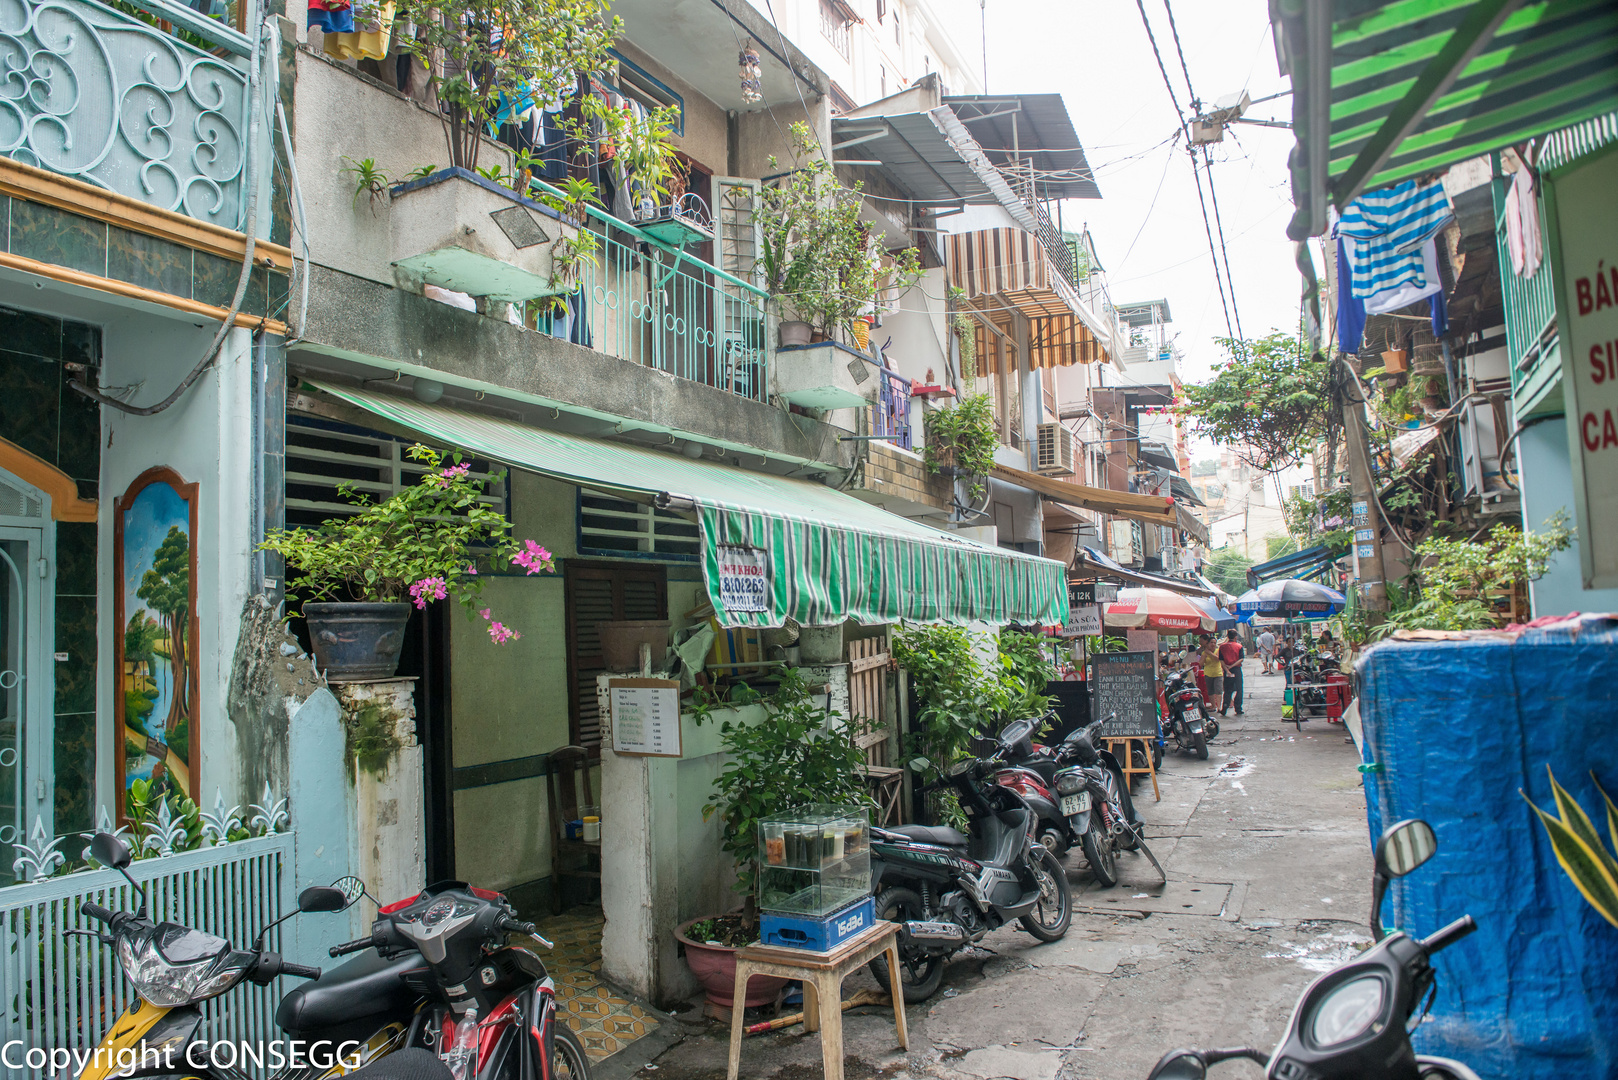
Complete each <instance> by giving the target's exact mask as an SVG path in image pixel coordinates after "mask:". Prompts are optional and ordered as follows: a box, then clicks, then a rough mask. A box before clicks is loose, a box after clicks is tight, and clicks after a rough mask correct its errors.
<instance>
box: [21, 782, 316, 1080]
mask: <svg viewBox="0 0 1618 1080" xmlns="http://www.w3.org/2000/svg"><path fill="white" fill-rule="evenodd" d="M284 807H285V802H284V801H281V800H274V799H272V798H271V797H270V795H269V792H268V791H266V792H265V794H264V806H262V807H255V808H254V809H257V810H260V811H261V813H260V815H259V816H258V817H255V818H254V819H253V820H254V823H255V826H254V831H259V830H264V833H263V835H260V836H253V837H249V838H246V839H241V840H235V841H231V842H229V843H219V844H216V845H215V846H212V847H204V848H198V849H196V850H193V851H185V852H178V853H173V854H163V855H161V856H159V857H156V858H147V859H142V860H140V861H138V862H136V863H134V864H133V865H131V866H130V868H129V873H130V876H131V877H133V878H134V879H135V880H136V881H137V882H139V883H140V884H141V886H142V888H144V889H145V891H146V895H147V901H148V904H147V912H148V914H149V915H150V916H151V917H152V919H153V920H154V921H155V920H163V919H168V920H170V921H173V922H178V923H182V924H184V925H186V926H190V927H194V928H196V929H199V930H203V931H206V932H208V933H210V934H214V935H215V936H218V937H222V938H225V939H227V940H229V941H231V942H232V943H234V944H235V945H237V946H238V947H245V945H246V944H247V943H248V942H250V941H252V939H253V937H254V936H255V935H256V934H258V933H259V931H261V930H263V929H264V928H265V927H266V926H268V925H269V924H270V923H272V922H273V921H275V920H276V919H277V918H279V917H280V916H282V915H284V914H286V913H288V912H290V911H293V910H294V909H295V908H296V906H297V900H296V895H295V889H296V883H295V882H294V881H293V862H292V857H293V837H292V834H291V833H290V832H287V831H285V829H286V827H287V819H286V814H285V810H284ZM221 811H223V807H222V806H216V807H215V812H214V815H212V816H209V815H204V818H205V824H204V834H205V836H207V837H208V838H210V839H213V838H215V836H216V832H215V829H214V827H215V826H216V825H217V826H218V827H219V828H222V829H224V830H225V831H226V832H228V831H229V829H230V826H231V825H232V824H240V822H239V821H235V820H233V816H234V810H232V811H229V812H223V813H221ZM101 816H102V826H101V828H103V829H108V828H110V826H109V824H108V822H107V815H106V811H105V810H103V811H102V815H101ZM220 817H224V818H227V819H231V820H226V821H218V820H217V819H218V818H220ZM162 826H163V827H165V828H168V829H169V830H170V832H171V834H174V835H178V833H175V830H176V829H178V830H179V831H180V832H183V826H182V825H181V823H180V822H178V821H174V822H169V821H168V820H167V819H166V817H165V819H164V820H163V822H162ZM275 830H281V831H275ZM148 835H150V836H154V837H155V836H156V830H154V831H153V832H152V833H149V834H148ZM170 838H172V837H170ZM170 838H161V839H164V840H165V842H166V840H167V839H170ZM126 842H127V838H126ZM67 845H72V846H71V847H68V849H67V850H66V851H63V850H62V848H63V847H64V846H67ZM84 845H85V840H83V839H80V838H79V837H78V836H72V835H69V836H65V837H62V838H60V839H57V840H51V839H50V838H48V837H46V836H45V835H44V832H43V830H42V829H41V828H40V827H39V826H38V825H37V824H36V827H35V834H34V836H33V838H32V840H31V842H30V843H29V844H28V845H20V844H19V845H18V847H17V850H18V851H19V852H22V853H23V854H22V855H20V856H19V857H18V859H17V870H18V872H19V874H21V875H23V876H31V877H33V878H34V880H31V881H28V882H27V883H25V884H20V885H12V886H9V887H7V888H0V1043H4V1042H13V1041H16V1042H18V1043H20V1044H21V1047H22V1050H23V1051H26V1050H27V1049H28V1048H30V1047H40V1048H44V1049H46V1050H47V1051H48V1050H50V1049H51V1048H56V1047H62V1048H68V1049H75V1048H77V1049H83V1048H86V1047H93V1046H95V1045H96V1043H98V1042H99V1041H100V1040H101V1038H102V1036H103V1035H104V1034H105V1033H106V1030H107V1028H108V1027H109V1026H110V1025H111V1024H112V1022H113V1020H114V1019H116V1018H117V1017H118V1015H119V1014H120V1013H122V1012H123V1011H124V1010H125V1009H126V1008H127V1007H128V1005H129V1002H130V1000H131V998H132V996H133V993H134V991H133V989H132V987H131V986H130V984H129V980H128V979H126V978H125V977H124V975H123V971H122V970H121V969H120V967H119V966H118V959H117V957H116V956H115V955H114V954H113V950H112V948H110V947H109V946H106V945H103V944H102V943H101V942H99V941H97V940H95V939H94V938H88V937H78V936H68V934H67V933H66V932H67V931H69V930H90V929H96V928H99V925H100V924H98V923H95V922H94V920H92V919H90V918H88V917H87V916H85V915H82V914H80V912H79V906H80V905H81V904H83V903H84V901H86V900H94V901H95V902H96V903H99V904H101V905H103V906H104V907H108V908H111V909H113V910H114V911H133V910H134V909H135V902H136V901H135V897H134V895H133V890H131V889H130V887H129V884H128V882H126V881H125V880H124V878H123V875H121V874H119V873H118V872H117V871H115V870H80V871H77V872H75V873H70V874H57V875H56V876H54V877H52V876H48V875H49V874H50V873H51V872H52V871H53V870H55V869H56V868H57V867H58V866H60V864H61V862H62V861H63V860H62V859H59V858H57V856H58V855H61V856H68V857H73V858H74V859H75V861H77V860H76V857H77V856H78V854H79V849H80V848H81V847H83V846H84ZM162 850H164V851H167V850H168V849H167V848H164V849H162ZM269 943H270V944H269V947H270V948H272V949H284V948H285V946H284V945H283V944H282V943H281V939H280V932H279V931H278V930H277V931H272V932H271V935H270V938H269ZM278 997H279V995H278V992H277V991H276V989H275V987H273V986H271V987H260V986H253V985H251V984H246V985H243V986H240V987H237V988H236V989H234V990H231V991H230V992H229V993H227V994H225V995H223V996H222V997H218V998H215V999H213V1000H211V1001H209V1002H207V1003H205V1004H204V1005H203V1007H202V1008H203V1015H204V1017H205V1018H206V1023H207V1025H208V1037H209V1038H213V1039H219V1040H229V1041H231V1042H245V1043H250V1044H255V1045H262V1044H263V1043H265V1042H266V1041H267V1040H269V1039H271V1038H273V1037H274V1036H275V1032H276V1030H277V1029H276V1027H275V1007H276V1003H277V1001H278ZM61 1065H62V1063H61V1062H60V1061H58V1062H56V1068H55V1069H51V1068H50V1067H48V1066H47V1067H46V1068H44V1069H39V1068H27V1069H24V1070H22V1071H21V1072H20V1073H19V1072H17V1071H13V1070H8V1072H7V1075H9V1076H27V1077H30V1078H31V1080H43V1078H44V1077H45V1076H54V1075H56V1073H58V1072H59V1071H60V1068H61ZM71 1072H72V1070H71V1069H70V1070H68V1073H69V1075H71ZM249 1074H251V1070H249Z"/></svg>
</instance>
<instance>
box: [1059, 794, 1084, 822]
mask: <svg viewBox="0 0 1618 1080" xmlns="http://www.w3.org/2000/svg"><path fill="white" fill-rule="evenodd" d="M1089 812H1090V793H1089V792H1088V791H1081V792H1079V793H1078V794H1077V795H1063V796H1062V816H1063V817H1072V816H1073V815H1075V814H1088V813H1089Z"/></svg>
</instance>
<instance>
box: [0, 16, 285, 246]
mask: <svg viewBox="0 0 1618 1080" xmlns="http://www.w3.org/2000/svg"><path fill="white" fill-rule="evenodd" d="M242 2H244V3H245V2H247V0H242ZM133 4H134V6H135V7H137V8H140V9H142V10H144V11H146V12H148V13H150V14H152V15H154V16H156V17H158V18H161V19H163V20H166V21H168V22H170V23H171V24H173V26H174V27H175V28H176V31H175V34H170V33H166V32H164V31H163V30H161V29H159V28H158V27H156V26H152V25H149V24H148V23H145V22H142V21H140V20H139V19H136V18H133V17H131V16H129V15H126V14H123V13H122V12H119V11H115V10H113V9H112V8H110V7H107V6H104V5H102V4H99V3H95V2H93V0H6V3H5V6H4V15H3V16H0V20H3V24H4V30H3V37H4V42H5V52H6V54H7V55H6V60H5V68H6V79H5V90H4V92H3V93H0V154H4V155H5V156H7V157H10V158H12V159H14V160H16V161H20V162H22V163H24V164H27V165H33V166H36V167H38V168H42V169H49V170H50V171H52V172H57V173H61V174H63V175H65V176H71V177H73V178H75V179H78V180H82V181H84V182H85V183H88V184H92V185H94V186H96V187H98V188H103V189H105V190H107V191H111V192H115V193H117V194H120V195H127V196H130V197H132V198H136V199H140V200H141V201H143V202H148V203H151V204H153V205H154V206H158V207H161V208H163V209H165V210H173V211H177V212H179V213H182V214H186V215H189V216H190V217H194V218H196V219H197V220H199V221H205V222H208V223H209V224H213V225H219V226H222V227H223V228H227V229H231V230H240V228H241V222H242V210H243V203H244V200H243V184H242V180H243V171H244V166H245V164H246V160H247V133H248V129H249V124H248V118H249V112H248V106H249V103H248V100H247V82H248V79H247V67H248V61H247V59H246V57H247V56H248V55H249V54H250V53H251V47H250V43H249V42H248V39H247V38H246V37H245V36H243V35H242V34H240V33H238V32H237V31H236V30H235V29H233V28H232V27H229V26H226V25H224V24H223V23H219V22H216V21H214V20H212V19H208V18H206V17H204V16H202V15H200V14H198V13H197V12H196V11H194V10H192V9H191V8H189V7H186V6H184V5H182V4H178V3H173V2H170V0H133ZM182 31H183V32H185V33H186V34H188V35H190V36H194V37H196V38H198V39H200V40H202V41H204V42H206V43H208V44H209V45H210V46H212V47H213V48H214V49H215V51H214V52H208V51H204V50H203V49H200V48H198V47H196V46H195V45H193V44H191V43H189V42H187V41H182V40H180V39H179V37H177V36H176V34H178V33H180V32H182ZM271 62H273V53H272V54H271ZM264 130H265V131H268V126H267V125H266V126H265V128H264Z"/></svg>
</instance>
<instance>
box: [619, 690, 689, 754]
mask: <svg viewBox="0 0 1618 1080" xmlns="http://www.w3.org/2000/svg"><path fill="white" fill-rule="evenodd" d="M607 712H608V715H607V721H608V723H610V724H611V725H612V750H613V753H615V754H630V755H635V756H639V757H679V756H680V755H681V753H682V751H681V747H680V683H679V680H678V679H609V680H608V681H607Z"/></svg>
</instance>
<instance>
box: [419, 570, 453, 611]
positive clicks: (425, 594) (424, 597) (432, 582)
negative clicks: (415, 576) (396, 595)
mask: <svg viewBox="0 0 1618 1080" xmlns="http://www.w3.org/2000/svg"><path fill="white" fill-rule="evenodd" d="M410 595H411V597H412V598H414V599H415V601H416V607H417V608H424V607H426V606H427V601H429V600H442V599H444V597H446V596H448V595H449V589H448V587H447V585H446V583H445V581H444V579H443V578H441V577H424V578H422V579H421V580H420V581H418V582H416V583H415V584H414V585H412V586H410Z"/></svg>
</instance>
